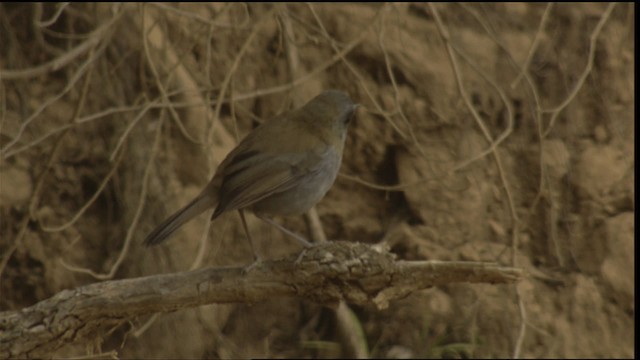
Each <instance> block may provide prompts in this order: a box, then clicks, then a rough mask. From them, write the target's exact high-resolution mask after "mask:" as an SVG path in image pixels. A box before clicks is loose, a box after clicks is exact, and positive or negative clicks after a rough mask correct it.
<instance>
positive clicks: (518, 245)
mask: <svg viewBox="0 0 640 360" xmlns="http://www.w3.org/2000/svg"><path fill="white" fill-rule="evenodd" d="M634 11H635V8H634V7H633V6H632V5H631V4H617V5H615V4H591V3H589V4H580V3H576V4H571V5H562V6H560V5H552V4H551V5H546V4H473V5H472V4H466V5H464V4H457V5H454V4H435V5H427V4H386V5H378V4H351V5H348V4H317V5H316V4H314V5H307V4H295V5H274V4H145V5H134V4H77V3H61V4H46V3H45V4H26V3H25V4H19V3H16V4H1V5H0V23H1V24H2V29H3V31H0V79H1V80H2V83H1V87H0V90H1V91H0V94H1V95H2V96H1V97H0V99H1V100H0V101H1V103H0V109H1V110H0V113H1V114H2V115H1V116H0V151H1V152H0V254H1V257H0V294H1V296H0V310H2V311H10V310H19V309H21V308H24V307H26V306H30V305H33V304H35V303H37V302H38V301H40V300H43V299H46V298H48V297H50V296H52V295H54V294H55V293H57V292H59V291H61V290H63V289H67V288H73V287H77V286H81V285H84V284H88V283H92V282H96V281H101V280H105V279H115V278H128V277H136V276H142V275H150V274H156V273H161V272H171V271H183V270H188V269H190V268H195V267H202V266H220V265H242V264H246V263H248V262H250V261H251V260H252V254H251V249H250V248H249V245H248V243H247V242H246V240H245V239H244V232H243V230H242V226H241V225H240V222H239V219H238V217H237V216H236V215H235V214H228V215H224V216H222V217H221V218H220V219H219V220H217V221H216V222H214V223H212V224H211V228H210V229H209V228H208V227H207V223H208V219H207V218H206V217H205V216H202V217H201V218H199V219H197V220H195V221H194V222H192V223H190V224H188V225H186V226H185V228H184V229H182V230H181V231H180V232H179V233H178V234H177V235H176V237H175V238H174V239H172V240H171V241H170V242H169V243H167V245H163V246H162V247H159V248H154V249H152V250H149V249H145V248H143V247H142V245H141V240H142V239H143V238H144V236H145V235H146V234H147V233H148V232H149V231H150V230H151V229H152V228H153V227H154V226H155V225H157V224H158V223H159V222H160V221H161V220H162V219H163V218H164V217H165V216H167V215H168V214H169V213H171V212H173V211H175V210H176V209H177V208H178V207H179V206H182V205H183V204H184V203H186V202H187V201H189V200H190V199H191V198H192V197H193V196H195V195H196V194H197V193H198V192H199V191H200V189H201V188H202V186H204V184H206V182H207V181H208V179H209V178H210V177H211V175H212V174H213V172H214V171H215V167H216V165H217V164H218V163H219V162H220V161H221V159H222V158H223V157H224V156H225V155H226V154H227V153H228V151H229V150H230V149H231V148H233V146H234V144H235V143H236V142H237V140H238V139H239V138H241V137H242V136H243V135H244V134H246V133H247V132H248V131H250V130H251V129H252V128H253V127H255V126H256V125H257V124H259V123H260V122H262V121H265V120H268V119H269V118H271V117H273V116H275V115H276V114H278V113H280V112H282V111H286V110H288V109H290V108H291V107H292V106H294V105H295V104H296V103H297V102H298V101H300V100H303V101H306V100H308V99H309V98H311V97H312V96H314V95H316V94H317V93H318V92H320V91H321V90H323V89H327V88H337V89H342V90H344V91H347V92H348V93H349V94H350V95H351V97H352V98H353V99H355V100H356V101H357V102H359V103H361V104H362V105H363V109H362V110H360V111H359V113H358V118H357V119H356V120H355V122H354V123H353V124H352V126H351V129H350V132H349V136H348V139H347V143H346V147H345V154H344V160H343V165H342V169H341V176H339V177H338V180H337V181H336V183H335V185H334V187H333V188H332V190H331V191H330V192H329V193H328V195H327V196H326V198H325V199H323V200H322V201H321V202H320V203H319V204H318V205H317V210H318V213H319V214H320V217H321V220H322V222H323V226H324V230H325V232H326V233H327V235H328V237H329V238H330V239H336V240H338V239H340V240H351V241H360V242H366V243H371V244H373V243H378V242H381V241H384V242H386V243H387V244H388V245H389V246H391V249H392V251H394V252H395V253H396V254H398V257H399V258H401V259H407V260H465V261H490V262H498V263H501V264H504V265H509V266H518V267H522V268H524V269H525V270H526V271H527V273H528V274H529V276H528V277H527V278H526V279H524V280H522V281H521V282H520V283H519V284H518V285H516V286H506V285H500V286H491V285H466V284H456V285H450V286H446V287H441V288H437V289H430V290H425V291H423V292H420V293H416V294H412V295H411V296H409V297H407V298H406V299H404V300H402V301H398V302H396V303H392V304H391V306H390V307H389V308H388V309H386V310H384V311H377V310H374V309H367V308H355V309H353V310H354V312H355V314H356V315H357V318H358V319H359V321H360V323H361V324H362V329H363V331H364V339H366V343H367V344H368V350H369V352H370V354H371V356H376V357H391V358H404V357H511V356H514V355H515V354H519V355H520V356H523V357H633V356H634V333H633V332H634V331H633V329H634V318H635V308H634V301H635V299H634V291H633V284H634V274H633V261H634V259H633V253H634V251H633V250H634V236H633V234H634V212H635V202H634V191H635V189H634V185H633V184H634V169H635V159H634V157H633V146H634V138H633V135H632V134H633V133H634V118H633V114H634V110H635V108H634V94H635V92H634V91H635V89H634V85H633V82H632V80H631V79H632V78H633V77H632V76H629V75H630V74H633V72H634V71H635V68H634V48H633V46H634V40H635V39H634V36H635V35H634V28H635V24H634V21H635V20H634V19H635V17H634ZM219 100H224V102H223V103H220V102H219ZM218 104H220V105H218ZM278 221H280V222H281V223H283V224H284V225H285V226H286V227H288V228H290V229H293V230H295V231H297V232H300V233H302V232H304V231H306V226H305V223H304V221H303V219H302V218H301V217H300V218H286V219H278ZM249 227H250V231H251V232H252V233H255V234H260V241H259V246H258V249H257V250H258V252H259V253H260V255H261V256H262V257H263V258H275V257H280V256H284V255H287V254H290V253H291V252H295V251H297V249H298V248H297V247H296V246H297V245H295V243H294V242H293V241H291V240H290V239H288V238H286V237H283V235H282V234H281V233H280V232H279V231H278V230H276V229H274V228H272V227H270V226H268V225H265V224H264V223H262V222H259V221H257V220H255V219H253V218H250V221H249ZM205 231H208V235H209V237H208V240H206V241H205V242H204V243H201V241H200V239H201V238H203V234H204V232H205ZM203 244H204V246H201V245H203ZM333 316H334V315H333V312H331V311H328V310H326V309H323V308H321V307H320V306H317V305H314V304H307V303H304V302H300V301H298V300H295V299H288V300H286V301H284V300H276V299H274V300H273V301H270V302H267V303H261V304H254V305H237V306H236V305H220V306H207V307H201V308H197V309H193V310H189V311H181V312H178V313H172V314H168V315H161V316H159V317H158V318H152V319H137V320H136V321H134V322H131V323H127V324H123V325H122V326H120V327H119V328H117V329H114V330H113V331H112V332H110V333H108V334H103V336H102V337H101V338H100V339H97V340H95V342H94V343H91V344H70V345H69V346H68V347H67V348H64V349H61V350H60V351H59V352H58V353H56V354H52V356H56V357H63V356H86V355H89V354H90V353H91V354H97V353H105V354H109V352H111V351H115V352H117V353H118V354H119V356H121V357H145V358H149V357H207V358H210V357H223V358H227V357H303V356H305V357H326V356H333V357H335V356H345V355H347V354H348V353H347V352H346V350H345V349H344V348H343V347H342V345H341V343H340V339H339V337H338V336H337V335H336V322H335V319H333ZM0 337H1V335H0Z"/></svg>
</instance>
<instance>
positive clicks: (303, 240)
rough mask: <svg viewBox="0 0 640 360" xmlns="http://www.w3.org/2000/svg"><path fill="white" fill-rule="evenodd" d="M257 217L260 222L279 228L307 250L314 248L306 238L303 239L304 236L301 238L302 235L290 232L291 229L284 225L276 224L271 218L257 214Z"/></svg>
mask: <svg viewBox="0 0 640 360" xmlns="http://www.w3.org/2000/svg"><path fill="white" fill-rule="evenodd" d="M256 217H257V218H258V219H260V220H262V221H264V222H266V223H269V224H271V225H273V226H275V227H277V228H278V229H280V231H282V232H283V233H285V234H287V235H289V236H291V237H293V238H294V239H296V240H298V241H299V242H300V244H302V246H304V247H305V248H309V247H311V246H313V245H311V243H310V242H309V241H307V240H306V239H305V238H303V237H302V236H300V235H298V234H296V233H294V232H293V231H291V230H289V229H286V228H285V227H283V226H282V225H280V224H278V223H277V222H275V221H273V220H271V219H269V218H267V217H264V216H262V215H258V214H256Z"/></svg>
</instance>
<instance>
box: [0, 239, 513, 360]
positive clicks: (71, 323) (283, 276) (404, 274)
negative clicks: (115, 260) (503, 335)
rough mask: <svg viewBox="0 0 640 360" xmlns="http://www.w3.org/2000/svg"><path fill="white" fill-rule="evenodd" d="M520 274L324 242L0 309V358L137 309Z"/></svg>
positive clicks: (347, 296)
mask: <svg viewBox="0 0 640 360" xmlns="http://www.w3.org/2000/svg"><path fill="white" fill-rule="evenodd" d="M521 276H522V271H521V270H519V269H515V268H508V267H500V266H497V265H493V264H487V263H477V262H443V261H395V260H394V259H393V255H392V254H390V253H380V252H378V251H376V250H375V249H374V248H372V247H370V246H368V245H363V244H356V243H346V242H329V243H324V244H320V245H317V246H314V247H312V248H310V249H307V250H305V251H304V252H303V253H302V254H301V255H300V256H299V257H298V258H296V257H293V258H289V259H283V260H276V261H269V262H264V263H260V264H258V265H256V266H254V267H253V268H252V269H251V270H250V271H248V272H246V273H245V271H244V270H243V268H240V267H226V268H207V269H201V270H195V271H188V272H181V273H175V274H163V275H153V276H147V277H142V278H135V279H124V280H114V281H105V282H101V283H96V284H91V285H87V286H83V287H79V288H76V289H74V290H64V291H62V292H60V293H58V294H57V295H55V296H53V297H51V298H49V299H47V300H43V301H41V302H39V303H37V304H36V305H33V306H31V307H29V308H26V309H23V310H21V311H7V312H2V313H0V357H1V358H7V357H9V358H12V357H23V356H37V355H38V354H45V353H46V352H49V351H52V350H55V349H57V348H59V347H61V346H63V345H65V344H67V343H71V342H76V341H79V340H81V339H84V338H87V337H93V336H96V335H98V334H100V333H102V332H104V331H105V330H108V329H110V328H113V327H114V326H117V325H119V324H121V323H124V322H127V321H130V320H132V319H134V318H135V317H137V316H140V315H147V314H152V313H157V312H169V311H175V310H179V309H184V308H190V307H195V306H199V305H206V304H212V303H232V302H257V301H261V300H266V299H273V298H277V297H282V296H297V297H300V298H304V299H307V300H311V301H315V302H319V303H325V304H336V303H337V302H338V301H339V300H345V301H347V302H350V303H353V304H358V305H374V306H376V307H377V308H384V307H386V306H387V305H388V303H389V302H390V301H391V300H394V299H398V298H402V297H404V296H407V295H408V294H410V293H411V292H414V291H416V290H420V289H424V288H428V287H432V286H436V285H444V284H450V283H454V282H471V283H511V282H515V281H517V280H518V279H519V278H520V277H521Z"/></svg>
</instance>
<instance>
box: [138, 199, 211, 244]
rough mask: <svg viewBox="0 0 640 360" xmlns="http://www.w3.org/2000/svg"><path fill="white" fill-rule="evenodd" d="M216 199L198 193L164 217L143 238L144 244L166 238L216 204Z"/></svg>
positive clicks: (158, 242)
mask: <svg viewBox="0 0 640 360" xmlns="http://www.w3.org/2000/svg"><path fill="white" fill-rule="evenodd" d="M216 203H217V199H215V198H213V197H211V196H208V195H206V194H200V195H198V196H197V197H196V198H195V199H193V200H192V201H191V202H190V203H188V204H187V205H186V206H185V207H183V208H182V209H180V210H178V211H176V213H174V214H173V215H171V216H169V217H168V218H167V219H165V220H164V221H163V222H162V223H161V224H160V225H158V226H157V227H156V228H155V229H154V230H153V231H152V232H151V233H150V234H149V235H147V237H146V238H145V239H144V242H143V243H144V245H145V246H154V245H158V244H160V243H161V242H163V241H165V240H167V239H168V238H169V237H170V236H171V235H172V234H173V233H174V232H175V231H176V230H178V229H179V228H180V227H181V226H182V225H184V224H185V223H186V222H188V221H189V220H191V219H193V218H194V217H196V216H198V215H200V214H201V213H203V212H204V211H205V210H207V209H209V208H212V207H214V206H215V205H216Z"/></svg>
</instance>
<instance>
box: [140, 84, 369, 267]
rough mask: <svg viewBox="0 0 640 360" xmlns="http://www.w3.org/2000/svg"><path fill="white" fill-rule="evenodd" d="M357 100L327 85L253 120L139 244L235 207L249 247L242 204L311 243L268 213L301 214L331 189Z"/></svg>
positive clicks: (153, 241)
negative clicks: (200, 183) (203, 180)
mask: <svg viewBox="0 0 640 360" xmlns="http://www.w3.org/2000/svg"><path fill="white" fill-rule="evenodd" d="M358 106H359V104H355V103H354V102H353V101H352V100H351V98H350V97H349V95H348V94H347V93H346V92H344V91H341V90H325V91H323V92H321V93H320V94H319V95H317V96H316V97H314V98H313V99H311V100H310V101H309V102H307V103H306V104H305V105H303V106H301V107H299V108H297V109H294V110H291V111H288V112H285V113H282V114H280V115H278V116H276V117H274V118H273V119H271V120H269V121H266V122H264V123H262V124H261V125H259V126H257V127H256V128H254V129H253V130H252V131H251V132H249V134H248V135H247V136H246V137H245V138H244V139H242V140H241V141H240V143H238V145H237V146H236V147H235V148H234V149H233V150H231V152H229V154H228V155H227V156H226V157H225V159H224V160H223V161H222V162H221V163H220V165H219V166H218V168H217V169H216V173H215V174H214V175H213V178H212V179H211V180H210V181H209V183H208V184H207V185H206V186H205V187H204V189H203V190H202V191H201V192H200V194H199V195H197V196H196V197H195V198H194V199H193V200H191V202H189V203H188V204H187V205H185V206H184V207H182V208H181V209H180V210H178V211H176V212H175V213H174V214H172V215H171V216H169V217H168V218H167V219H165V220H164V221H163V222H162V223H160V224H159V225H158V226H157V227H156V228H155V229H154V230H153V231H151V232H150V233H149V234H148V235H147V237H146V238H145V239H144V241H143V244H144V245H146V246H155V245H158V244H160V243H162V242H164V241H165V240H167V239H169V238H170V237H171V236H172V235H173V234H174V233H175V231H176V230H178V229H179V228H180V227H181V226H182V225H184V224H185V223H186V222H188V221H190V220H191V219H193V218H195V217H196V216H198V215H200V214H201V213H203V212H205V211H207V210H209V209H211V208H214V211H213V213H212V215H211V221H213V220H215V219H216V218H218V217H219V216H220V215H222V214H223V213H225V212H228V211H233V210H238V211H239V213H240V217H241V220H242V224H243V226H244V230H245V233H246V235H247V238H248V240H249V242H250V245H251V248H252V250H253V248H254V246H253V240H252V238H251V235H250V234H249V231H248V228H247V225H246V220H245V216H244V211H245V210H249V211H252V212H253V213H254V215H256V216H257V217H258V218H260V219H262V220H264V221H266V222H268V223H270V224H272V225H274V226H276V227H277V228H279V229H280V230H282V231H284V232H285V233H287V234H289V235H291V236H293V237H294V238H296V239H297V240H298V241H300V242H301V244H302V245H303V246H305V247H309V246H310V243H309V242H308V241H307V240H306V239H304V238H303V237H301V236H299V235H297V234H295V233H294V232H291V231H289V230H288V229H286V228H284V227H282V226H281V225H279V224H278V223H276V222H275V221H273V220H271V218H270V217H271V216H273V215H285V216H288V215H297V214H302V213H304V212H306V211H308V210H309V209H310V208H311V207H313V206H314V205H315V204H316V203H318V202H319V201H320V200H321V199H322V198H323V197H324V196H325V194H326V193H327V192H328V191H329V189H330V188H331V186H332V185H333V183H334V181H335V179H336V176H337V174H338V170H339V168H340V164H341V162H342V153H343V150H344V144H345V139H346V135H347V129H348V127H349V123H350V122H351V121H352V119H353V118H354V117H355V113H356V109H357V108H358ZM254 257H256V253H255V251H254ZM256 259H257V257H256Z"/></svg>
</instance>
